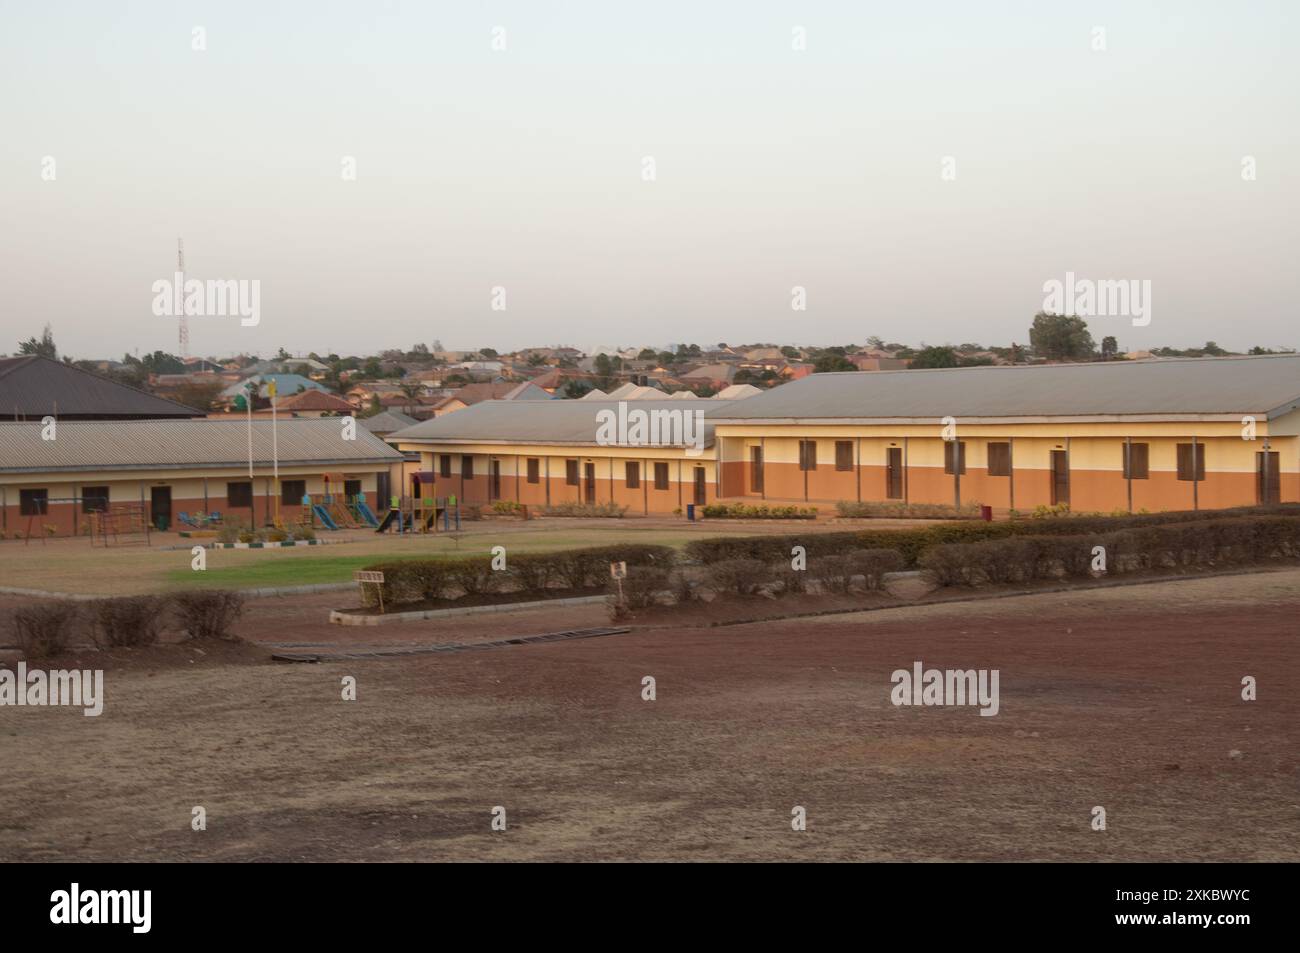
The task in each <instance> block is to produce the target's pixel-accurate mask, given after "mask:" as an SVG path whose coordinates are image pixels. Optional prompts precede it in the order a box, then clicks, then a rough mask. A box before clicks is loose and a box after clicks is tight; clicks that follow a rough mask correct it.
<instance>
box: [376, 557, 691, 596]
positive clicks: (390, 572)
mask: <svg viewBox="0 0 1300 953" xmlns="http://www.w3.org/2000/svg"><path fill="white" fill-rule="evenodd" d="M676 555H677V554H676V552H675V550H673V549H672V547H670V546H649V545H643V544H639V543H628V544H626V545H622V546H617V545H616V546H592V547H588V548H586V549H567V550H560V551H558V552H553V553H520V554H518V555H515V556H512V555H509V554H507V556H506V568H505V569H504V570H493V569H492V559H491V557H489V556H466V557H463V558H460V559H404V560H400V561H397V562H385V563H375V564H373V565H370V566H366V567H365V570H366V571H367V572H382V573H383V574H384V582H383V584H382V586H380V587H376V586H374V585H371V584H368V583H367V584H365V585H363V586H361V602H362V605H365V606H377V605H378V604H379V600H378V596H377V594H376V592H375V590H376V588H382V590H383V596H384V606H385V607H387V606H390V605H398V604H401V603H404V602H424V601H426V600H437V599H449V598H453V597H454V596H457V595H460V594H464V595H485V594H488V593H491V592H528V593H537V594H539V595H540V594H544V593H545V592H546V590H547V589H550V588H554V587H558V588H562V589H592V590H603V589H604V588H605V582H606V580H607V579H609V564H610V563H612V562H626V563H627V564H628V567H629V573H630V567H633V566H654V567H657V568H660V569H665V570H666V569H670V568H672V566H673V563H674V561H675V559H676Z"/></svg>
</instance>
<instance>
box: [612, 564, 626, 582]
mask: <svg viewBox="0 0 1300 953" xmlns="http://www.w3.org/2000/svg"><path fill="white" fill-rule="evenodd" d="M609 578H611V579H626V578H627V563H610V564H609Z"/></svg>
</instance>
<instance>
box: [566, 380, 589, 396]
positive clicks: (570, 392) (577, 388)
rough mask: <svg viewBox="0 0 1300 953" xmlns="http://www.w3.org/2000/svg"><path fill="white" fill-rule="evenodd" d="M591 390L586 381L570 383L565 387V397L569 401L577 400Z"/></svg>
mask: <svg viewBox="0 0 1300 953" xmlns="http://www.w3.org/2000/svg"><path fill="white" fill-rule="evenodd" d="M589 390H591V385H590V384H588V383H587V382H586V381H569V382H568V383H566V384H565V385H564V396H565V397H567V398H569V400H577V399H578V398H579V397H581V396H582V395H583V394H585V393H587V391H589Z"/></svg>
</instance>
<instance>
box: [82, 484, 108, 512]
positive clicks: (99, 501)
mask: <svg viewBox="0 0 1300 953" xmlns="http://www.w3.org/2000/svg"><path fill="white" fill-rule="evenodd" d="M107 510H108V487H106V486H83V487H82V488H81V512H83V513H103V512H105V511H107Z"/></svg>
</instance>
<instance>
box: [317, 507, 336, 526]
mask: <svg viewBox="0 0 1300 953" xmlns="http://www.w3.org/2000/svg"><path fill="white" fill-rule="evenodd" d="M311 511H312V512H313V513H315V514H316V516H317V517H319V518H320V521H321V523H322V524H323V525H324V527H325V528H326V529H338V524H336V523H335V522H334V518H333V517H332V516H330V514H329V511H328V510H327V509H325V507H323V506H321V505H320V504H319V503H317V504H315V505H314V506H312V508H311Z"/></svg>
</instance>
